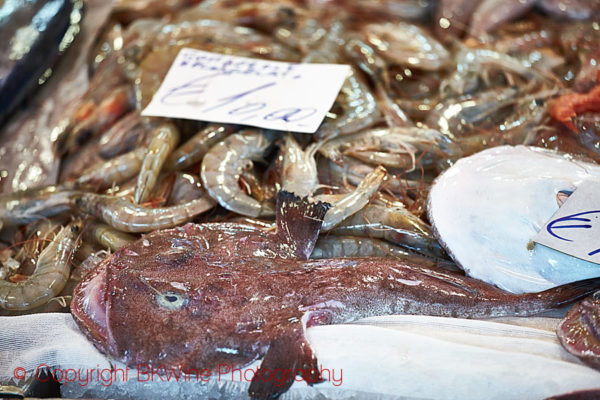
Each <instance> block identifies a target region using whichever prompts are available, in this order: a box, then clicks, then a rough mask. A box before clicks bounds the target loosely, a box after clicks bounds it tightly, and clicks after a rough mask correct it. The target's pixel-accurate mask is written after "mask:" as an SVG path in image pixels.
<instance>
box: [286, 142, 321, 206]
mask: <svg viewBox="0 0 600 400" xmlns="http://www.w3.org/2000/svg"><path fill="white" fill-rule="evenodd" d="M317 148H318V144H317V143H313V144H311V145H310V146H309V147H308V148H307V150H306V151H303V150H302V149H301V148H300V146H299V145H298V142H296V139H294V138H293V136H292V135H288V136H286V138H285V141H284V144H283V146H282V148H281V152H282V155H281V189H282V190H285V191H288V192H290V193H294V194H296V195H298V196H300V197H304V196H311V195H312V194H313V192H314V191H315V189H316V188H317V187H318V186H319V179H318V176H317V163H316V161H315V153H316V151H317Z"/></svg>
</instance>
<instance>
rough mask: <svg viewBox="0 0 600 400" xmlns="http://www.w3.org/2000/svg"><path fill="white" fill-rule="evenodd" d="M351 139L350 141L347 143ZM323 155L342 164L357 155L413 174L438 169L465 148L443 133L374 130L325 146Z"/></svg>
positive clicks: (389, 129) (391, 129) (322, 150)
mask: <svg viewBox="0 0 600 400" xmlns="http://www.w3.org/2000/svg"><path fill="white" fill-rule="evenodd" d="M344 139H347V140H344ZM319 152H320V153H321V154H322V155H324V156H325V157H327V158H329V159H331V160H333V161H336V162H340V161H342V156H344V155H349V156H353V157H355V158H357V159H359V160H361V161H363V162H366V163H369V164H374V165H379V164H383V165H384V166H386V167H395V168H401V169H403V170H405V171H406V172H410V171H413V170H414V169H415V168H416V166H417V163H418V165H420V166H421V167H422V168H426V169H427V168H432V167H436V163H437V162H438V161H440V160H444V159H447V158H457V157H458V156H460V155H461V154H462V151H461V149H460V148H459V147H458V146H457V145H456V144H455V143H454V142H453V141H452V140H451V139H450V138H448V137H446V136H444V135H442V134H441V133H440V132H438V131H436V130H433V129H427V128H416V127H405V128H401V127H397V128H387V129H372V130H368V131H363V132H361V133H356V134H353V135H351V136H348V137H343V138H336V139H333V140H330V141H329V142H327V143H325V144H323V145H322V146H321V147H320V148H319Z"/></svg>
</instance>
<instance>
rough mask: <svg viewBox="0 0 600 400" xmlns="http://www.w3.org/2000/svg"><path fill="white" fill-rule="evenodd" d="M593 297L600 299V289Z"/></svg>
mask: <svg viewBox="0 0 600 400" xmlns="http://www.w3.org/2000/svg"><path fill="white" fill-rule="evenodd" d="M592 297H593V298H594V300H600V290H598V291H597V292H596V293H594V294H593V295H592Z"/></svg>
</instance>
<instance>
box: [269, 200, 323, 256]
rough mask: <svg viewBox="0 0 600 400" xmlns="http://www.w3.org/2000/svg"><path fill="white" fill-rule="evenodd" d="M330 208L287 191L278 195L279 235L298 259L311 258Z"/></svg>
mask: <svg viewBox="0 0 600 400" xmlns="http://www.w3.org/2000/svg"><path fill="white" fill-rule="evenodd" d="M330 207H331V206H330V205H329V204H328V203H323V202H320V201H311V200H310V199H309V198H308V197H299V196H297V195H295V194H293V193H290V192H287V191H285V190H281V191H279V193H278V194H277V215H276V217H277V234H278V235H279V237H280V238H281V240H282V241H283V242H284V243H286V244H289V245H290V247H291V248H292V249H293V250H294V253H295V256H296V257H297V258H298V259H301V260H308V258H309V257H310V254H311V253H312V251H313V249H314V247H315V243H316V242H317V238H318V237H319V231H320V230H321V225H322V224H323V217H325V213H326V212H327V210H329V208H330Z"/></svg>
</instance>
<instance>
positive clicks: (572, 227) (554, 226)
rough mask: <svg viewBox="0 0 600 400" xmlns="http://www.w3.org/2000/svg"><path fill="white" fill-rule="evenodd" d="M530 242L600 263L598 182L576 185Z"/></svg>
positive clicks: (599, 197) (599, 189)
mask: <svg viewBox="0 0 600 400" xmlns="http://www.w3.org/2000/svg"><path fill="white" fill-rule="evenodd" d="M533 241H534V242H537V243H540V244H543V245H545V246H548V247H551V248H553V249H555V250H558V251H561V252H563V253H566V254H569V255H571V256H574V257H577V258H581V259H582V260H586V261H590V262H593V263H596V264H600V182H592V181H586V182H583V183H582V184H581V185H579V186H578V187H577V189H576V190H575V191H574V192H573V194H571V196H569V198H568V199H567V201H565V202H564V204H563V205H562V206H561V207H560V208H559V209H558V211H557V212H556V213H555V214H554V215H553V216H552V218H551V219H550V221H549V222H548V223H547V224H546V225H544V227H543V228H542V230H541V231H540V232H539V233H538V234H537V235H536V236H535V237H534V238H533Z"/></svg>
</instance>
